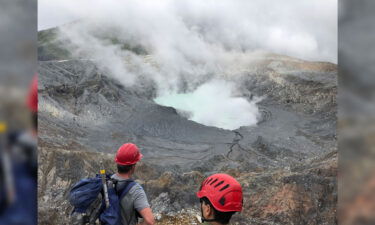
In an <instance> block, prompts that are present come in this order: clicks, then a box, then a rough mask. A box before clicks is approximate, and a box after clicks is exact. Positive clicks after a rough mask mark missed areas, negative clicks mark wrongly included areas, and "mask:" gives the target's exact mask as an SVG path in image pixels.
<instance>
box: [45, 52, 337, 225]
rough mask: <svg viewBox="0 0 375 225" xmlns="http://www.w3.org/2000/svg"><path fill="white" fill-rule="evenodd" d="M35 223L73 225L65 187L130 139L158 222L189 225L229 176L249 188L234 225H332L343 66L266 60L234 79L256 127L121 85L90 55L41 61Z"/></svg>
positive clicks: (151, 91) (93, 170) (150, 90)
mask: <svg viewBox="0 0 375 225" xmlns="http://www.w3.org/2000/svg"><path fill="white" fill-rule="evenodd" d="M39 74H40V76H39V81H40V85H39V108H40V111H39V151H40V158H39V163H40V166H39V221H40V224H68V218H67V216H68V214H69V211H70V210H71V208H70V206H69V204H68V202H67V201H66V199H67V193H68V191H69V187H71V185H73V184H74V183H75V182H76V181H78V180H79V179H81V178H83V177H86V176H92V175H94V174H95V173H97V172H98V170H99V163H100V161H103V162H104V164H105V166H106V167H107V169H108V170H112V171H114V169H115V168H114V166H115V165H114V163H113V157H114V155H113V154H114V153H115V151H116V150H117V148H118V147H119V146H120V145H121V144H122V143H124V142H134V143H136V144H137V145H139V146H140V148H141V149H142V153H143V154H144V156H145V157H144V160H143V162H142V163H140V165H138V168H137V174H136V179H138V181H139V182H140V183H141V184H142V185H143V186H144V188H145V190H146V192H147V194H148V197H149V200H150V202H151V203H152V207H153V210H154V211H155V212H156V213H157V215H158V218H159V223H160V224H193V223H196V221H195V218H194V214H197V213H199V208H198V207H199V204H198V202H199V201H198V200H197V199H196V197H195V192H196V191H197V189H198V188H199V186H200V182H201V181H202V180H203V179H204V177H206V176H207V175H209V174H212V173H215V172H226V173H229V174H231V175H233V176H234V177H236V178H237V179H238V180H239V181H240V183H241V184H242V185H243V188H244V196H245V202H244V203H245V206H244V210H243V212H242V213H241V214H238V215H235V216H234V218H233V220H234V221H235V222H236V223H238V224H335V223H336V205H337V203H336V202H337V201H336V198H337V197H336V194H337V188H336V175H337V171H336V170H337V154H336V130H335V126H336V99H335V96H336V89H337V88H336V87H337V85H336V74H337V71H336V66H335V65H333V64H329V63H313V62H306V61H301V60H296V59H291V58H289V57H281V56H275V55H265V56H264V58H262V59H259V61H258V62H252V64H251V65H249V69H247V70H244V71H241V72H239V73H238V75H236V77H234V78H232V79H235V80H236V81H237V82H238V88H239V93H242V96H244V97H246V98H248V99H251V98H253V97H254V96H261V97H263V100H262V101H261V102H259V103H258V105H259V107H260V109H261V112H262V118H260V120H259V122H258V124H257V126H252V127H241V128H239V129H237V130H234V131H230V130H224V129H219V128H215V127H207V126H204V125H201V124H197V123H195V122H193V121H189V120H187V119H185V118H183V117H181V116H180V115H179V114H178V113H177V112H176V110H175V109H173V108H170V107H163V106H159V105H157V104H155V103H154V102H153V101H152V96H153V95H154V91H155V90H154V87H153V86H152V85H151V84H140V85H143V87H142V88H139V87H130V88H129V87H124V86H122V85H121V84H120V83H119V82H118V81H116V80H114V79H112V78H109V77H107V76H106V74H105V73H103V72H101V71H100V70H99V69H98V68H97V67H96V66H95V63H93V62H91V61H88V60H68V61H46V62H40V65H39Z"/></svg>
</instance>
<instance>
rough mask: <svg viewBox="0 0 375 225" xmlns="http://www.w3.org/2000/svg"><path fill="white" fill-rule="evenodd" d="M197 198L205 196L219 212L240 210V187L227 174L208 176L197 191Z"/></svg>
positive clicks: (241, 199) (241, 200)
mask: <svg viewBox="0 0 375 225" xmlns="http://www.w3.org/2000/svg"><path fill="white" fill-rule="evenodd" d="M197 196H198V198H203V197H206V198H208V200H210V202H211V204H212V206H213V207H214V208H215V209H216V210H218V211H220V212H240V211H241V210H242V202H243V198H242V188H241V185H240V183H238V181H237V180H236V179H234V178H233V177H231V176H229V175H228V174H224V173H218V174H214V175H211V176H209V177H208V178H207V179H205V180H204V181H203V183H202V186H201V188H200V190H199V191H198V192H197Z"/></svg>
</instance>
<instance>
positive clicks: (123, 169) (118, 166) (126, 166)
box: [117, 164, 135, 173]
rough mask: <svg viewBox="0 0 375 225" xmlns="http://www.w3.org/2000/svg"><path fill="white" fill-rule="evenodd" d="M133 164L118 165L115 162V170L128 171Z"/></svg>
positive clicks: (119, 171)
mask: <svg viewBox="0 0 375 225" xmlns="http://www.w3.org/2000/svg"><path fill="white" fill-rule="evenodd" d="M134 165H135V164H133V165H120V164H117V172H118V173H128V172H129V171H130V170H131V169H133V167H134Z"/></svg>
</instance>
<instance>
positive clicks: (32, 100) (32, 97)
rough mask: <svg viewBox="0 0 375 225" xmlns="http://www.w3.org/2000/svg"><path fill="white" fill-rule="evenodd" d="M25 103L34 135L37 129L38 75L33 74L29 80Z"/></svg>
mask: <svg viewBox="0 0 375 225" xmlns="http://www.w3.org/2000/svg"><path fill="white" fill-rule="evenodd" d="M26 104H27V106H28V108H29V110H30V112H31V117H32V123H33V133H34V135H36V132H37V129H38V75H35V76H34V78H33V80H32V82H31V85H30V89H29V93H28V96H27V102H26Z"/></svg>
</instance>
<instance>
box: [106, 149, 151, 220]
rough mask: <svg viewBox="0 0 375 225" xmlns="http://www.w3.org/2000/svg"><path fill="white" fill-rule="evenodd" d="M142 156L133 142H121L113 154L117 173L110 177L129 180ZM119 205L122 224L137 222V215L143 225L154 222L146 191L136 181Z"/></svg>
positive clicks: (122, 180)
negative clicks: (141, 219) (114, 154)
mask: <svg viewBox="0 0 375 225" xmlns="http://www.w3.org/2000/svg"><path fill="white" fill-rule="evenodd" d="M142 157H143V155H142V154H141V153H140V151H139V148H138V147H137V146H136V145H135V144H133V143H125V144H123V145H122V146H121V147H120V148H119V149H118V151H117V153H116V156H115V162H116V164H117V173H116V174H114V175H113V176H112V178H113V179H115V180H117V181H120V182H125V181H128V180H130V179H131V177H132V175H133V174H134V172H135V168H136V164H137V162H139V161H140V160H141V159H142ZM120 205H121V219H122V224H123V225H135V224H137V223H138V217H142V218H143V222H142V223H141V224H143V225H153V224H155V219H154V215H153V214H152V210H151V208H150V204H149V203H148V200H147V196H146V193H145V191H144V190H143V188H142V186H141V185H139V184H138V183H136V185H134V186H133V187H132V188H131V189H130V190H129V192H128V193H127V194H126V195H125V196H124V197H123V199H120Z"/></svg>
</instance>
